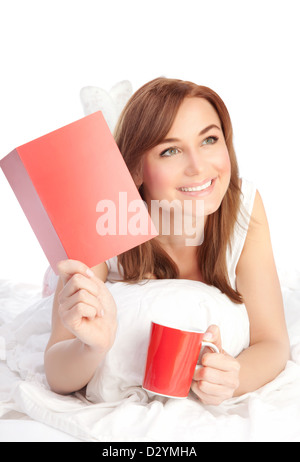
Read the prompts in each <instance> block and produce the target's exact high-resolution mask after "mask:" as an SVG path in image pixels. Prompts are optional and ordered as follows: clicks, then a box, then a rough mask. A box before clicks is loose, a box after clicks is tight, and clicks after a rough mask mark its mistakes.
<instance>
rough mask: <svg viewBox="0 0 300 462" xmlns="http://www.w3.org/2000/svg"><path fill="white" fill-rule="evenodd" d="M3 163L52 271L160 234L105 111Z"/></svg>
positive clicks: (101, 258)
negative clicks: (62, 262)
mask: <svg viewBox="0 0 300 462" xmlns="http://www.w3.org/2000/svg"><path fill="white" fill-rule="evenodd" d="M0 166H1V168H2V170H3V172H4V174H5V176H6V178H7V180H8V181H9V183H10V185H11V187H12V189H13V190H14V193H15V195H16V197H17V199H18V201H19V203H20V205H21V207H22V209H23V211H24V213H25V215H26V216H27V219H28V221H29V223H30V225H31V227H32V229H33V231H34V233H35V234H36V236H37V238H38V240H39V242H40V245H41V247H42V248H43V250H44V252H45V255H46V257H47V258H48V260H49V263H50V265H51V266H52V268H53V270H54V271H55V272H56V273H57V268H56V265H57V263H58V262H59V261H60V260H64V259H66V258H70V259H74V260H80V261H82V262H84V263H86V264H87V265H88V266H90V267H93V266H95V265H97V264H98V263H101V262H103V261H105V260H108V259H109V258H111V257H113V256H115V255H118V254H120V253H123V252H125V251H126V250H129V249H131V248H133V247H135V246H137V245H139V244H141V243H143V242H145V241H147V240H149V239H152V238H153V237H154V236H156V235H157V232H156V230H155V228H154V225H153V223H152V221H151V219H150V216H149V214H148V211H147V208H146V206H145V204H144V202H143V201H142V199H141V196H140V195H139V193H138V190H137V188H136V186H135V184H134V182H133V179H132V177H131V175H130V173H129V171H128V169H127V166H126V164H125V162H124V159H123V157H122V155H121V153H120V151H119V149H118V147H117V145H116V143H115V140H114V138H113V136H112V134H111V132H110V130H109V128H108V126H107V124H106V122H105V119H104V117H103V115H102V113H101V112H100V111H99V112H95V113H94V114H91V115H89V116H87V117H84V118H83V119H80V120H78V121H76V122H73V123H71V124H69V125H66V126H65V127H63V128H60V129H58V130H55V131H53V132H51V133H49V134H47V135H45V136H42V137H40V138H37V139H36V140H33V141H31V142H29V143H27V144H24V145H22V146H20V147H18V148H16V149H14V150H13V151H12V152H11V153H10V154H8V155H7V156H6V157H4V158H3V159H2V160H1V161H0Z"/></svg>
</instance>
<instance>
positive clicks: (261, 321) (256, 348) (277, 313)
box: [235, 192, 290, 396]
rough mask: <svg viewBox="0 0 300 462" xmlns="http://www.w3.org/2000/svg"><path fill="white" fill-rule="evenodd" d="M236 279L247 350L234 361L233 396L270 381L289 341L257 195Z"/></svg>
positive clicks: (280, 367) (279, 367)
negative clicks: (244, 313) (236, 382)
mask: <svg viewBox="0 0 300 462" xmlns="http://www.w3.org/2000/svg"><path fill="white" fill-rule="evenodd" d="M252 216H253V218H254V219H255V220H253V219H252V220H251V222H250V227H249V231H248V235H247V239H246V242H245V245H244V249H243V252H242V255H241V257H240V260H239V263H238V266H237V270H236V276H237V278H236V279H237V288H238V290H239V291H240V292H241V294H242V295H243V298H244V301H245V305H246V308H247V311H248V316H249V320H250V347H249V348H248V349H247V350H245V351H243V352H242V353H241V354H240V355H239V357H238V358H237V359H238V361H239V363H240V367H241V369H240V378H239V381H240V385H239V387H238V388H237V390H236V391H235V395H236V396H238V395H241V394H243V393H246V392H249V391H253V390H256V389H257V388H259V387H261V386H262V385H264V384H266V383H268V382H270V381H271V380H273V379H274V378H275V377H276V376H277V375H278V374H279V373H280V372H281V371H282V370H283V369H284V367H285V365H286V362H287V360H288V359H289V354H290V353H289V351H290V350H289V339H288V333H287V328H286V322H285V318H284V308H283V300H282V294H281V288H280V283H279V279H278V275H277V271H276V266H275V262H274V257H273V251H272V245H271V238H270V233H269V227H268V222H267V218H266V214H265V210H264V206H263V202H262V199H261V197H260V194H259V193H258V192H257V193H256V198H255V203H254V208H253V214H252Z"/></svg>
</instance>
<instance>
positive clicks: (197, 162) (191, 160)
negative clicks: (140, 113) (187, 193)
mask: <svg viewBox="0 0 300 462" xmlns="http://www.w3.org/2000/svg"><path fill="white" fill-rule="evenodd" d="M202 170H203V162H202V159H201V154H200V153H199V151H197V150H190V151H189V152H188V153H186V165H185V174H186V175H187V176H194V175H199V173H201V172H202Z"/></svg>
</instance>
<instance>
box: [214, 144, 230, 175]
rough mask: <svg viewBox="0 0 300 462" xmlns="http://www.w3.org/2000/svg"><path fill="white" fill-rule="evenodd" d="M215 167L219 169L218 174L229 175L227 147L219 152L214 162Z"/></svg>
mask: <svg viewBox="0 0 300 462" xmlns="http://www.w3.org/2000/svg"><path fill="white" fill-rule="evenodd" d="M215 168H216V169H217V170H218V171H219V173H220V174H222V175H224V176H229V177H230V175H231V163H230V157H229V153H228V150H227V148H225V149H224V150H222V151H221V152H219V155H218V157H217V159H216V162H215Z"/></svg>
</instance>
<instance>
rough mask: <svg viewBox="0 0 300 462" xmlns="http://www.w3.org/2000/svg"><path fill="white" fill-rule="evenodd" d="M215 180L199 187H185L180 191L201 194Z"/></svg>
mask: <svg viewBox="0 0 300 462" xmlns="http://www.w3.org/2000/svg"><path fill="white" fill-rule="evenodd" d="M212 181H213V180H209V181H206V182H205V183H202V184H201V185H198V186H190V187H188V186H183V187H181V188H178V189H179V191H183V192H199V191H203V190H204V189H206V188H208V187H209V186H210V185H211V184H212Z"/></svg>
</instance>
